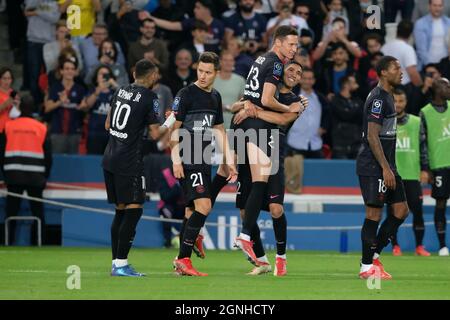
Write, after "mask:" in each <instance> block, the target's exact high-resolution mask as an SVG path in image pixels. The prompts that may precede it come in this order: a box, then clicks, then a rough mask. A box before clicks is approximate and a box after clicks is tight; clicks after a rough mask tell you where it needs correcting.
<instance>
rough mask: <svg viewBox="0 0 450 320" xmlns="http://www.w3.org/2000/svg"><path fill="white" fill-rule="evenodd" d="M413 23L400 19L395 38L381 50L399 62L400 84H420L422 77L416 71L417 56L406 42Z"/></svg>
mask: <svg viewBox="0 0 450 320" xmlns="http://www.w3.org/2000/svg"><path fill="white" fill-rule="evenodd" d="M412 29H413V25H412V23H411V22H410V21H408V20H402V21H401V22H400V23H399V24H398V27H397V38H396V39H394V40H392V41H389V42H387V43H386V44H385V45H384V46H383V47H382V48H381V52H383V54H384V55H385V56H393V57H394V58H396V59H397V60H398V61H399V62H400V66H401V67H402V71H403V79H402V84H403V85H405V84H408V83H410V82H411V83H412V84H413V85H415V86H420V85H422V78H421V77H420V74H419V72H418V71H417V56H416V52H415V51H414V48H413V47H412V46H411V45H410V44H409V43H408V39H409V37H410V36H411V33H412Z"/></svg>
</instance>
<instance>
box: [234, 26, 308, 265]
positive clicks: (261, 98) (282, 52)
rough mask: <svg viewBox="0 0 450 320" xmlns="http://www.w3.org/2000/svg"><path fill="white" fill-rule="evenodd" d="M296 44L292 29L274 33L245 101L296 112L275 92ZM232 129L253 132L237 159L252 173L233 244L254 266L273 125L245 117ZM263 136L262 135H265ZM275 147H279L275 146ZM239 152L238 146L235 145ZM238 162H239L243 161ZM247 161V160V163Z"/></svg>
mask: <svg viewBox="0 0 450 320" xmlns="http://www.w3.org/2000/svg"><path fill="white" fill-rule="evenodd" d="M297 45H298V34H297V31H296V29H295V28H292V27H290V26H280V27H279V28H278V29H277V30H276V31H275V33H274V40H273V46H272V49H271V51H269V52H268V53H266V54H264V55H262V56H260V57H259V58H258V59H256V61H255V62H254V63H253V65H252V68H251V69H250V72H249V74H248V77H247V80H246V85H245V91H244V100H250V101H251V102H252V103H253V104H255V105H257V106H258V107H261V108H263V109H265V110H272V111H277V112H294V113H295V112H298V111H299V110H300V105H299V104H298V103H294V104H291V105H289V106H288V105H285V104H282V103H280V102H278V101H277V99H276V98H275V93H276V90H277V86H278V84H279V83H280V82H281V79H282V77H283V63H286V62H288V61H289V60H291V59H292V58H293V57H294V55H295V53H296V51H297ZM235 129H243V130H244V132H245V135H244V136H247V133H250V134H251V133H252V132H253V133H255V132H256V141H254V139H250V140H248V141H245V148H244V149H245V151H246V152H245V153H246V154H245V156H243V155H240V154H238V158H239V159H241V160H242V159H243V158H245V162H247V166H249V169H248V170H249V172H251V181H252V182H251V188H250V191H249V194H248V199H247V202H246V205H245V216H244V219H243V222H242V230H241V233H240V235H239V236H238V237H237V238H236V239H235V244H236V246H238V247H239V248H241V249H242V251H243V252H244V253H245V254H246V255H247V256H248V257H249V258H250V259H251V260H252V261H253V262H254V263H255V264H256V265H260V262H259V261H258V260H257V259H256V256H255V253H254V251H253V247H252V242H251V241H250V238H251V234H252V230H253V228H254V226H255V225H256V221H257V219H258V216H259V213H260V211H261V205H262V203H261V199H263V198H264V195H265V193H266V187H267V181H268V179H269V175H270V174H271V171H272V170H271V166H272V163H271V160H270V158H269V157H270V156H271V149H272V148H273V147H274V142H275V143H277V141H274V140H273V135H272V131H273V130H276V125H274V124H272V123H269V122H266V121H264V120H262V119H257V118H247V119H245V120H244V121H243V122H242V123H241V124H239V125H238V126H236V128H235ZM264 135H265V136H264ZM275 147H278V146H275ZM237 148H238V150H239V146H237ZM241 160H239V161H240V162H242V161H241ZM247 160H248V161H247Z"/></svg>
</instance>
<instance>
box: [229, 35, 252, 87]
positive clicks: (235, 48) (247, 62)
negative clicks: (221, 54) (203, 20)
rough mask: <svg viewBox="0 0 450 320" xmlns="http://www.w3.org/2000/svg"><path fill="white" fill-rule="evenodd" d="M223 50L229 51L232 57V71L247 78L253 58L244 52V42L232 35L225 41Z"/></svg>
mask: <svg viewBox="0 0 450 320" xmlns="http://www.w3.org/2000/svg"><path fill="white" fill-rule="evenodd" d="M225 50H227V51H229V52H231V54H232V55H233V57H234V73H236V74H238V75H240V76H241V77H243V78H245V79H247V75H248V73H249V71H250V68H251V67H252V64H253V62H254V60H253V59H252V57H250V56H249V55H248V54H246V53H245V52H244V42H243V41H242V40H240V39H238V38H236V37H233V38H231V39H230V40H228V42H227V43H226V46H225Z"/></svg>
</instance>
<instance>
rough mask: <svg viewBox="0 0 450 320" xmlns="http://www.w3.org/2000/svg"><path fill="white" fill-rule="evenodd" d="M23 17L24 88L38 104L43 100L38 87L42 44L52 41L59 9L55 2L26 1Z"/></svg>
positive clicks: (41, 61)
mask: <svg viewBox="0 0 450 320" xmlns="http://www.w3.org/2000/svg"><path fill="white" fill-rule="evenodd" d="M24 14H25V16H26V17H27V19H28V29H27V46H26V60H25V64H24V80H27V81H28V83H27V81H25V83H24V88H26V89H27V88H29V89H30V91H31V94H32V96H33V98H34V101H35V102H36V103H37V104H39V103H41V102H42V100H43V95H42V92H41V91H40V89H39V86H38V80H39V74H40V73H41V68H42V66H43V64H44V55H43V48H44V44H46V43H49V42H52V41H53V40H54V34H55V25H56V22H57V21H58V20H59V9H58V3H57V2H56V1H50V0H27V1H25V13H24Z"/></svg>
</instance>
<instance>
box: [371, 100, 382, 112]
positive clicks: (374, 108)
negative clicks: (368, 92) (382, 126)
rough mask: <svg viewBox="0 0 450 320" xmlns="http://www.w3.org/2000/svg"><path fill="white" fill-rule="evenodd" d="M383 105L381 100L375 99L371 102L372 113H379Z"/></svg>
mask: <svg viewBox="0 0 450 320" xmlns="http://www.w3.org/2000/svg"><path fill="white" fill-rule="evenodd" d="M382 106H383V101H382V100H378V99H375V100H373V102H372V113H376V114H380V113H381V107H382Z"/></svg>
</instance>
